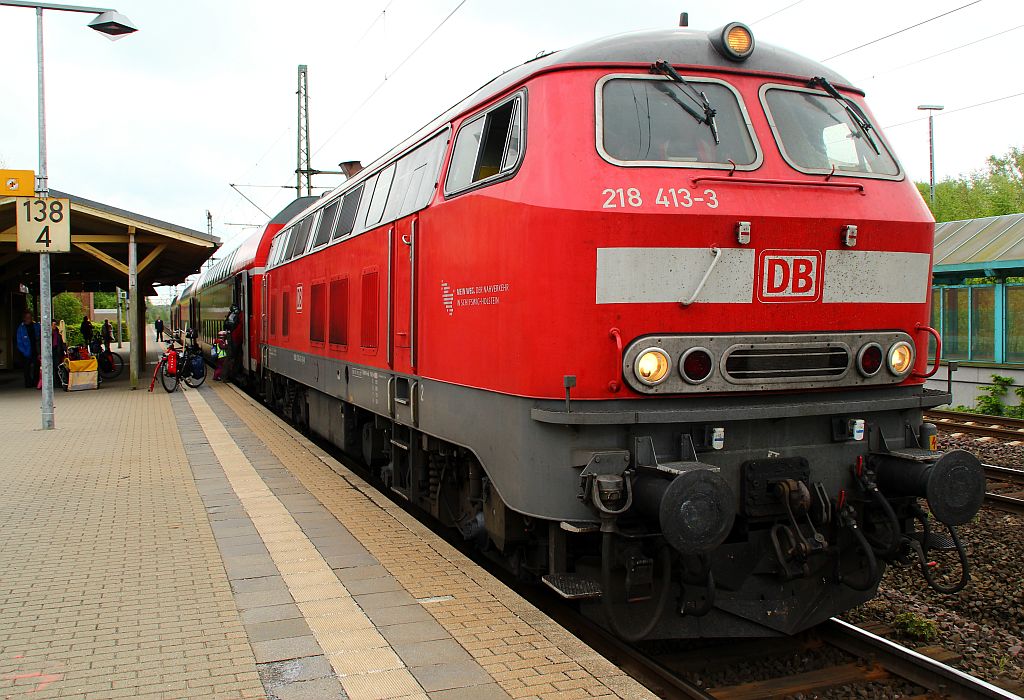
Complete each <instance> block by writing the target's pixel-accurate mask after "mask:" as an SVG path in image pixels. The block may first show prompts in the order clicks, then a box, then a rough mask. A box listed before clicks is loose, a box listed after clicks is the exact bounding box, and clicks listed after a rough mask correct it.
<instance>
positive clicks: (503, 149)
mask: <svg viewBox="0 0 1024 700" xmlns="http://www.w3.org/2000/svg"><path fill="white" fill-rule="evenodd" d="M525 113H526V91H525V90H524V91H520V92H517V93H516V94H514V95H512V96H511V97H509V98H507V99H505V100H503V101H502V102H499V103H498V104H496V105H494V106H493V107H490V108H488V109H487V110H486V111H484V112H482V113H480V114H478V115H476V116H474V117H472V118H470V119H468V120H466V121H465V122H463V124H462V127H461V128H460V129H459V133H458V135H457V136H456V137H455V147H454V148H453V149H452V160H451V165H449V167H448V175H447V177H446V178H445V183H444V193H445V196H451V195H454V194H459V193H461V192H466V191H468V190H471V189H475V188H477V187H483V186H485V185H488V184H491V183H492V182H498V181H500V180H505V179H507V178H509V177H512V176H513V175H514V174H515V171H516V170H517V169H518V168H519V164H520V163H521V162H522V159H523V151H524V150H525V148H524V146H525V142H526V139H525V135H526V118H525Z"/></svg>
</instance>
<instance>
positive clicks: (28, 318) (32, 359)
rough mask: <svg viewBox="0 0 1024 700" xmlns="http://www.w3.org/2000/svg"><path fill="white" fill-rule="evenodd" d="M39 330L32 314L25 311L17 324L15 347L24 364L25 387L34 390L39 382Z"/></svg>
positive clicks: (40, 352) (40, 351)
mask: <svg viewBox="0 0 1024 700" xmlns="http://www.w3.org/2000/svg"><path fill="white" fill-rule="evenodd" d="M40 332H41V331H40V328H39V324H38V323H36V322H35V321H34V320H33V318H32V312H31V311H26V312H25V314H24V316H22V321H21V323H20V324H18V332H17V334H16V335H17V345H18V352H20V353H21V355H22V358H23V361H24V363H25V366H24V371H25V387H26V388H29V389H34V388H35V387H36V384H38V382H39V356H40V355H41V354H42V350H41V346H40Z"/></svg>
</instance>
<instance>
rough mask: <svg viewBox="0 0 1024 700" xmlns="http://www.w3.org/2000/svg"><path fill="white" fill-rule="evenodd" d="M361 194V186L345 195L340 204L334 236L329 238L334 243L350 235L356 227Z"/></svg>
mask: <svg viewBox="0 0 1024 700" xmlns="http://www.w3.org/2000/svg"><path fill="white" fill-rule="evenodd" d="M362 194H363V186H362V185H359V186H358V187H356V188H355V189H354V190H349V191H348V192H346V193H345V197H344V199H343V200H342V203H341V212H340V213H339V214H338V223H337V224H336V225H335V227H334V235H333V236H331V240H335V241H336V240H338V239H339V238H341V237H342V236H347V235H348V234H350V233H352V229H353V228H355V225H356V212H357V211H358V210H359V200H360V198H361V197H362Z"/></svg>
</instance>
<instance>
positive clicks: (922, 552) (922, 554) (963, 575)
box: [914, 506, 971, 594]
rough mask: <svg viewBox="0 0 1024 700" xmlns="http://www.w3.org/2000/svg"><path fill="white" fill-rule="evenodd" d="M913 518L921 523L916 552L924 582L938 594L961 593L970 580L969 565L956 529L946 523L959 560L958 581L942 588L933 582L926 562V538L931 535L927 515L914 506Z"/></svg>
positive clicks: (933, 577)
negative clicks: (918, 545) (919, 542)
mask: <svg viewBox="0 0 1024 700" xmlns="http://www.w3.org/2000/svg"><path fill="white" fill-rule="evenodd" d="M914 517H915V518H916V519H917V520H918V522H920V523H921V528H922V534H921V546H920V548H919V549H918V550H917V556H918V561H919V563H920V565H921V574H922V575H923V576H924V580H925V581H927V582H928V585H929V586H931V588H932V590H935V591H938V592H939V593H946V594H949V593H959V592H960V591H962V590H963V589H964V588H965V587H966V586H967V584H968V583H969V582H970V580H971V565H970V563H969V562H968V561H967V550H966V549H964V546H963V544H962V543H961V542H960V537H959V536H958V535H957V534H956V528H954V527H953V526H952V525H949V524H948V523H943V524H944V525H946V529H947V530H949V536H950V539H952V540H953V546H954V547H956V554H957V557H958V558H959V559H960V580H959V581H958V582H957V583H956V584H954V585H953V586H944V585H942V584H941V583H939V582H938V581H936V580H935V576H934V575H933V574H932V567H931V566H930V565H929V563H930V562H929V561H928V537H929V536H930V535H931V526H930V525H929V524H928V514H927V513H925V512H924V511H923V510H922V509H921V507H920V506H915V508H914Z"/></svg>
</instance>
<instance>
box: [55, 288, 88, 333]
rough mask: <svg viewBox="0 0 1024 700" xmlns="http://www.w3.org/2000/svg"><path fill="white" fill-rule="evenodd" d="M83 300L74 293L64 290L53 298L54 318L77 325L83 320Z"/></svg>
mask: <svg viewBox="0 0 1024 700" xmlns="http://www.w3.org/2000/svg"><path fill="white" fill-rule="evenodd" d="M82 318H84V314H83V313H82V302H81V300H79V298H78V297H76V296H75V295H74V294H69V293H68V292H62V293H60V294H58V295H57V296H55V297H54V298H53V320H54V321H57V322H60V321H63V322H64V323H65V324H66V325H67V326H77V325H78V324H80V323H81V322H82Z"/></svg>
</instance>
